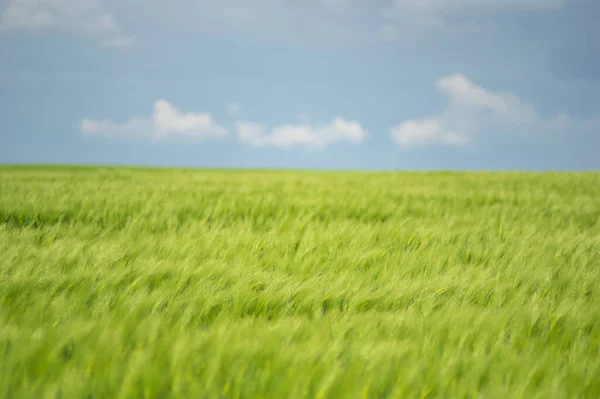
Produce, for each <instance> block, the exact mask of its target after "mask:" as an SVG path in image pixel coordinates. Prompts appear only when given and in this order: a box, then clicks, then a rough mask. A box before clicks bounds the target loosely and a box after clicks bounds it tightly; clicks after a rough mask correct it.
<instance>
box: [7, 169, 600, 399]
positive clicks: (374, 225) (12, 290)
mask: <svg viewBox="0 0 600 399" xmlns="http://www.w3.org/2000/svg"><path fill="white" fill-rule="evenodd" d="M599 219H600V174H598V173H587V174H585V173H579V174H578V173H540V174H535V173H530V174H527V173H441V172H439V173H342V172H335V173H334V172H330V173H326V172H275V171H253V172H243V171H193V170H174V169H164V170H151V169H125V168H86V167H80V168H67V167H3V168H0V396H2V397H6V398H19V399H20V398H59V397H60V398H165V397H186V398H221V397H223V398H225V397H227V398H228V397H239V398H254V397H263V398H267V397H268V398H277V399H287V398H346V397H348V398H380V397H386V398H387V397H390V398H403V397H409V398H413V397H418V398H425V397H427V398H434V397H438V398H463V397H470V398H474V397H481V398H528V399H529V398H576V397H583V398H598V397H600V349H599V348H600V221H599Z"/></svg>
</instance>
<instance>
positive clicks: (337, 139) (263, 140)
mask: <svg viewBox="0 0 600 399" xmlns="http://www.w3.org/2000/svg"><path fill="white" fill-rule="evenodd" d="M236 129H237V134H238V137H239V139H240V140H241V141H242V142H243V143H245V144H247V145H250V146H252V147H280V148H291V147H304V148H305V149H306V150H308V151H320V150H324V149H325V148H327V147H328V146H329V145H332V144H338V143H341V142H349V143H353V144H358V143H361V142H362V141H364V140H365V139H366V137H367V132H366V131H365V130H364V129H363V127H362V126H361V125H360V123H358V122H357V121H347V120H345V119H343V118H340V117H336V118H334V119H333V120H332V121H331V122H330V123H328V124H322V125H318V126H315V125H310V124H285V125H281V126H277V127H275V128H273V129H272V130H271V131H270V132H268V131H267V129H266V128H265V126H263V125H260V124H257V123H253V122H246V121H240V122H237V124H236Z"/></svg>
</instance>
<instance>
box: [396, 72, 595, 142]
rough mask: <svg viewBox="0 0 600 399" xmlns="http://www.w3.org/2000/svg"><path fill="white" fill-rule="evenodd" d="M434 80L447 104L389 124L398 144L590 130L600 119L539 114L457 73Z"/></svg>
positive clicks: (523, 104)
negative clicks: (419, 116) (430, 113)
mask: <svg viewBox="0 0 600 399" xmlns="http://www.w3.org/2000/svg"><path fill="white" fill-rule="evenodd" d="M436 86H437V88H438V90H439V91H440V92H442V93H443V94H445V95H446V96H447V97H448V98H449V103H448V105H447V106H446V107H445V108H444V110H443V111H442V112H441V113H439V114H437V115H433V116H430V117H427V118H423V119H415V120H407V121H404V122H401V123H399V124H398V125H396V126H395V127H393V128H392V129H391V132H390V133H391V137H392V139H393V140H394V141H395V142H396V144H398V146H400V147H401V148H411V147H419V146H423V145H427V144H432V143H439V144H445V145H454V146H457V145H459V146H462V145H466V144H469V143H471V142H473V141H476V140H477V139H478V137H480V136H482V135H486V134H488V135H489V134H502V135H504V136H506V137H507V138H508V137H511V135H512V137H517V136H518V135H535V134H555V135H556V134H563V133H564V132H570V133H571V134H577V133H589V132H592V130H593V129H595V128H597V127H598V125H600V123H598V121H599V120H600V118H597V117H596V118H591V119H584V120H581V119H575V118H572V117H570V116H569V115H568V114H565V113H561V114H559V115H558V116H556V117H553V118H548V119H545V118H542V117H541V116H540V115H538V113H537V111H536V109H535V107H533V106H532V105H531V104H528V103H526V102H524V101H523V100H521V99H520V98H519V97H518V96H517V95H515V94H512V93H508V92H494V91H491V90H486V89H484V88H482V87H480V86H477V85H476V84H474V83H472V82H471V81H469V80H468V79H467V78H466V77H465V76H463V75H460V74H454V75H450V76H447V77H443V78H441V79H439V80H438V81H437V83H436ZM514 135H517V136H514Z"/></svg>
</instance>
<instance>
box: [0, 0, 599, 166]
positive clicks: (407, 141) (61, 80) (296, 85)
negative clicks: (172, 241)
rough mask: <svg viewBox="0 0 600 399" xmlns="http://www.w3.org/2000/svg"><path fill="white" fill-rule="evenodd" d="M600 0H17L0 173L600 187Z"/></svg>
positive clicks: (7, 8)
mask: <svg viewBox="0 0 600 399" xmlns="http://www.w3.org/2000/svg"><path fill="white" fill-rule="evenodd" d="M599 20H600V1H598V0H419V1H417V0H413V1H411V0H294V1H292V0H279V1H276V0H170V1H168V2H167V1H164V0H160V1H159V0H0V163H1V164H16V163H18V164H21V163H36V164H39V163H52V164H107V165H139V166H179V167H199V168H261V169H262V168H285V169H290V168H291V169H348V170H424V169H425V170H438V169H445V170H600V52H599V50H600V46H599V45H598V44H597V43H595V42H596V41H597V39H594V38H598V37H600V24H598V23H597V21H599Z"/></svg>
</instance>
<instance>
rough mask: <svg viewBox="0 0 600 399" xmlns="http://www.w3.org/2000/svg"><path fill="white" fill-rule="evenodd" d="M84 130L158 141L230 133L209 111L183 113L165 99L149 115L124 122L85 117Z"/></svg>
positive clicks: (205, 137)
mask: <svg viewBox="0 0 600 399" xmlns="http://www.w3.org/2000/svg"><path fill="white" fill-rule="evenodd" d="M81 131H82V132H83V133H84V134H85V135H90V136H103V137H109V138H151V139H152V140H156V141H162V140H167V139H169V138H177V139H183V140H189V141H197V140H203V139H209V138H222V137H225V136H226V135H227V129H225V128H224V127H222V126H219V125H218V124H217V123H215V121H214V120H213V118H212V116H211V115H210V114H209V113H193V112H189V113H183V112H181V111H179V110H178V109H177V108H175V107H174V106H173V105H171V104H169V103H168V102H167V101H165V100H158V101H157V102H155V103H154V112H153V113H152V115H151V116H150V117H149V118H147V117H139V116H138V117H134V118H132V119H130V120H129V121H127V122H124V123H115V122H113V121H111V120H101V121H97V120H90V119H83V120H82V121H81Z"/></svg>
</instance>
